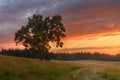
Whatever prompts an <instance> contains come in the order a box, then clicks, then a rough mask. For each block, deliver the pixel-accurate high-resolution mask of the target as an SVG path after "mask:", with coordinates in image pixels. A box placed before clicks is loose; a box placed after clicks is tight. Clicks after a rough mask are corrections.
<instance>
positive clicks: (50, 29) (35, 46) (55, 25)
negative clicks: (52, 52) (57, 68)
mask: <svg viewBox="0 0 120 80" xmlns="http://www.w3.org/2000/svg"><path fill="white" fill-rule="evenodd" d="M61 20H62V17H61V16H60V15H55V16H52V17H49V16H48V17H45V18H44V17H43V16H42V15H35V14H34V15H33V16H32V18H28V23H27V25H25V26H22V27H21V29H20V30H18V31H17V32H16V33H15V39H14V40H15V42H16V45H17V44H18V43H22V44H23V45H24V46H25V47H26V49H30V50H32V51H36V52H38V53H42V54H46V55H45V56H47V57H48V53H49V49H50V48H51V46H50V44H49V43H50V42H52V43H56V47H62V46H63V42H62V41H61V39H62V38H64V37H65V34H64V33H65V28H64V25H63V23H62V21H61Z"/></svg>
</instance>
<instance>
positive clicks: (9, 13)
mask: <svg viewBox="0 0 120 80" xmlns="http://www.w3.org/2000/svg"><path fill="white" fill-rule="evenodd" d="M34 13H36V14H42V15H45V16H51V15H55V14H61V15H62V16H63V23H64V24H65V27H66V31H67V32H66V35H67V37H66V40H69V41H70V40H72V39H80V40H81V39H84V38H87V39H88V40H96V38H97V37H99V36H116V35H118V34H117V33H119V32H120V24H119V23H120V0H52V1H51V0H0V38H1V40H0V44H6V43H11V42H13V40H14V33H15V32H16V30H17V29H19V28H20V26H21V25H24V24H25V23H26V22H27V18H28V17H30V16H31V15H32V14H34ZM1 47H2V46H1Z"/></svg>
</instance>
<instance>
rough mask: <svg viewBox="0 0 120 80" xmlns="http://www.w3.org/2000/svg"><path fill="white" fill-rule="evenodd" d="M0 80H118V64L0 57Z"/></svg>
mask: <svg viewBox="0 0 120 80" xmlns="http://www.w3.org/2000/svg"><path fill="white" fill-rule="evenodd" d="M0 80H120V62H105V61H88V60H87V61H86V60H85V61H83V60H82V61H50V62H48V61H41V60H39V59H26V58H15V57H7V56H0Z"/></svg>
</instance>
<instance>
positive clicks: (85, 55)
mask: <svg viewBox="0 0 120 80" xmlns="http://www.w3.org/2000/svg"><path fill="white" fill-rule="evenodd" d="M0 54H1V55H7V56H16V57H26V58H34V59H47V60H50V59H53V60H103V61H120V54H118V55H115V56H112V55H108V54H101V53H90V52H78V53H73V54H69V53H59V54H58V53H52V52H51V53H49V54H42V53H35V52H30V51H29V50H19V49H8V50H6V49H2V50H1V52H0Z"/></svg>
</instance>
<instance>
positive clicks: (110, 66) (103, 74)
mask: <svg viewBox="0 0 120 80" xmlns="http://www.w3.org/2000/svg"><path fill="white" fill-rule="evenodd" d="M67 63H72V65H76V66H79V67H80V69H79V70H77V71H74V72H72V73H70V74H69V75H67V76H66V77H65V78H64V79H62V80H120V62H104V61H71V62H69V61H68V62H67Z"/></svg>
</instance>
